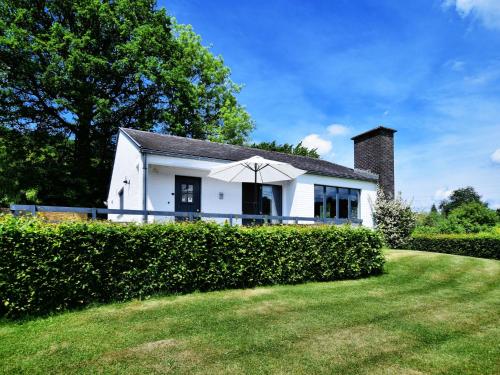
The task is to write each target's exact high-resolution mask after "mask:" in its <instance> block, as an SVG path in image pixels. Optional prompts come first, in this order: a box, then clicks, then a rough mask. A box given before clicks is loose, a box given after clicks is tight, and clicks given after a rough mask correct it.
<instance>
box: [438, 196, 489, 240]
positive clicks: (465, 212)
mask: <svg viewBox="0 0 500 375" xmlns="http://www.w3.org/2000/svg"><path fill="white" fill-rule="evenodd" d="M448 219H449V220H450V222H452V223H456V224H457V225H460V226H462V227H463V228H464V230H465V232H466V233H479V232H482V231H485V230H489V229H490V228H492V227H494V226H495V224H496V222H497V215H496V213H495V211H493V210H490V209H489V208H488V207H486V206H485V205H484V204H482V203H478V202H473V203H467V204H464V205H462V206H460V207H458V208H455V209H454V210H453V211H451V212H450V214H449V216H448Z"/></svg>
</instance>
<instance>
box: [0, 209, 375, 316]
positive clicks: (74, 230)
mask: <svg viewBox="0 0 500 375" xmlns="http://www.w3.org/2000/svg"><path fill="white" fill-rule="evenodd" d="M381 247H382V238H381V237H380V235H379V234H377V233H376V232H373V231H371V230H369V229H366V228H352V227H348V226H344V227H332V226H279V227H252V228H241V227H230V226H221V225H217V224H214V223H206V222H198V223H194V224H187V223H182V224H180V223H177V224H175V223H173V224H147V225H134V224H130V225H123V224H116V223H100V222H73V223H63V224H58V225H56V224H48V223H45V222H42V221H40V220H36V219H32V218H25V219H17V218H13V217H10V216H9V217H6V218H4V219H0V315H6V316H9V317H17V316H21V315H39V314H44V313H48V312H52V311H61V310H65V309H69V308H75V307H79V306H85V305H88V304H89V303H93V302H108V301H124V300H128V299H130V298H145V297H147V296H150V295H152V294H154V293H186V292H192V291H196V290H198V291H209V290H218V289H226V288H247V287H254V286H258V285H270V284H285V283H286V284H290V283H301V282H305V281H326V280H336V279H346V278H357V277H362V276H366V275H372V274H377V273H380V272H381V271H382V267H383V263H384V259H383V256H382V254H381Z"/></svg>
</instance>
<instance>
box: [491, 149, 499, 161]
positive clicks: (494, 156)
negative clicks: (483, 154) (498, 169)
mask: <svg viewBox="0 0 500 375" xmlns="http://www.w3.org/2000/svg"><path fill="white" fill-rule="evenodd" d="M490 157H491V161H492V162H493V163H498V164H500V148H497V149H496V150H495V151H494V152H493V154H491V156H490Z"/></svg>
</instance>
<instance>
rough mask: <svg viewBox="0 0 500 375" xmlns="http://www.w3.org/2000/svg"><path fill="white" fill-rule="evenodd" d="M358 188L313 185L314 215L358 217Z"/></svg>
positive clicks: (320, 216) (341, 217) (342, 217)
mask: <svg viewBox="0 0 500 375" xmlns="http://www.w3.org/2000/svg"><path fill="white" fill-rule="evenodd" d="M359 193H360V191H359V189H347V188H338V187H333V186H324V185H314V216H315V217H319V218H327V219H359Z"/></svg>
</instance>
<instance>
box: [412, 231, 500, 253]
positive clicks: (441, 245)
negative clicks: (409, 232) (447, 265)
mask: <svg viewBox="0 0 500 375" xmlns="http://www.w3.org/2000/svg"><path fill="white" fill-rule="evenodd" d="M408 248H409V249H412V250H421V251H432V252H438V253H447V254H456V255H468V256H473V257H480V258H491V259H500V234H495V233H479V234H432V235H429V234H414V235H413V236H412V238H411V240H410V242H409V244H408Z"/></svg>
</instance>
